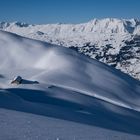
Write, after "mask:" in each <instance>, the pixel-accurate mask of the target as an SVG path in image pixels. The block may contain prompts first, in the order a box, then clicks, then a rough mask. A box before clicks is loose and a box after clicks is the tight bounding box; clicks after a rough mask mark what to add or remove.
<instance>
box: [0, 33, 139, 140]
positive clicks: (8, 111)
mask: <svg viewBox="0 0 140 140" xmlns="http://www.w3.org/2000/svg"><path fill="white" fill-rule="evenodd" d="M18 75H19V76H21V77H22V78H23V81H22V84H20V85H14V84H10V82H11V81H12V80H13V78H14V77H16V76H18ZM0 107H1V109H0V121H1V122H2V123H1V126H0V137H2V138H3V139H4V140H8V139H21V140H24V139H31V140H35V139H39V140H46V139H57V140H58V139H73V140H74V139H80V140H81V139H84V140H85V139H86V140H90V139H94V138H95V139H97V140H98V139H104V138H105V139H107V138H108V137H109V138H108V139H112V140H113V139H114V140H115V139H122V138H123V139H130V140H133V139H135V140H136V139H139V138H140V137H139V136H138V135H140V123H139V122H140V82H139V81H137V80H135V79H133V78H131V77H129V76H128V75H126V74H124V73H121V72H120V71H118V70H116V69H114V68H112V67H109V66H107V65H105V64H103V63H101V62H98V61H96V60H93V59H90V58H88V57H86V56H84V55H81V54H78V53H77V52H75V51H72V50H70V49H67V48H64V47H58V46H55V45H50V44H48V43H44V42H39V41H35V40H31V39H27V38H23V37H20V36H18V35H15V34H12V33H8V32H4V31H0ZM26 119H27V120H26ZM13 126H14V128H13ZM24 128H25V129H24ZM22 130H23V131H22ZM101 135H102V136H103V137H100V136H101ZM136 135H137V136H136ZM107 136H108V137H107Z"/></svg>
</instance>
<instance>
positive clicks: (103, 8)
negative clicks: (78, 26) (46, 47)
mask: <svg viewBox="0 0 140 140" xmlns="http://www.w3.org/2000/svg"><path fill="white" fill-rule="evenodd" d="M106 17H112V18H138V19H140V0H0V21H7V22H12V21H22V22H27V23H37V24H43V23H58V22H62V23H80V22H86V21H89V20H91V19H93V18H99V19H100V18H106Z"/></svg>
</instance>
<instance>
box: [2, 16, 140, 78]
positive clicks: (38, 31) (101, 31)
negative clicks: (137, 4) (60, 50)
mask: <svg viewBox="0 0 140 140" xmlns="http://www.w3.org/2000/svg"><path fill="white" fill-rule="evenodd" d="M0 29H1V30H4V31H8V32H13V33H16V34H19V35H22V36H25V37H28V38H33V39H37V40H41V41H46V42H49V43H52V44H57V45H62V46H65V47H69V48H71V49H74V50H76V51H78V52H80V53H83V54H84V55H87V56H89V57H91V58H95V59H97V60H99V61H102V62H104V63H106V64H108V65H111V66H113V67H115V68H117V69H120V70H121V71H123V72H125V73H128V74H129V75H131V76H133V77H134V78H136V79H139V80H140V21H139V20H136V19H128V20H127V19H114V18H106V19H100V20H98V19H94V20H92V21H90V22H87V23H82V24H60V23H58V24H45V25H30V24H26V23H20V22H13V23H6V22H1V23H0Z"/></svg>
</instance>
